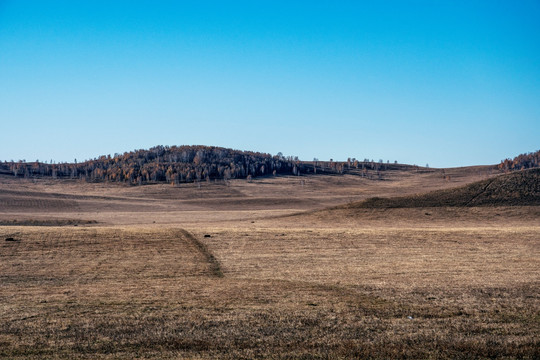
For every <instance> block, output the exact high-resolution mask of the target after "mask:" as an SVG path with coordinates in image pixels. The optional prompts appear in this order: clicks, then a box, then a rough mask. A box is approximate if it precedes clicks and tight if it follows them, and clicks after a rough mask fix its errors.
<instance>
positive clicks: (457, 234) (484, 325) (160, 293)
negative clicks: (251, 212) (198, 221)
mask: <svg viewBox="0 0 540 360" xmlns="http://www.w3.org/2000/svg"><path fill="white" fill-rule="evenodd" d="M188 230H189V231H186V230H185V229H181V228H164V229H157V228H155V227H138V228H137V227H77V228H74V227H31V226H27V227H13V226H9V227H8V226H5V227H0V241H1V243H0V357H2V358H9V359H17V358H36V359H37V358H66V359H67V358H92V359H94V358H111V359H112V358H115V359H116V358H126V359H128V358H188V359H189V358H192V359H200V358H223V359H237V358H245V359H251V358H272V359H298V358H300V359H301V358H306V359H308V358H310V359H311V358H321V359H344V358H381V359H382V358H448V359H450V358H452V359H455V358H497V357H500V358H526V359H535V358H539V357H540V350H539V349H540V294H539V291H538V289H539V285H540V282H539V280H538V279H540V268H539V266H538V258H539V255H540V249H539V242H538V234H539V233H540V228H539V227H537V226H529V227H527V226H513V227H500V228H496V227H489V228H486V227H467V228H451V227H446V228H444V227H439V228H433V229H425V228H423V229H420V228H408V229H393V228H391V227H389V228H380V227H374V228H352V229H343V228H339V229H338V228H335V229H334V228H332V227H331V226H327V227H320V228H312V229H305V228H294V227H289V228H285V227H279V226H278V225H276V224H272V223H266V224H264V225H260V226H258V225H257V224H253V225H249V226H248V225H245V226H244V227H241V226H234V227H233V226H231V227H228V226H224V225H220V226H217V225H216V226H206V227H204V228H201V227H198V228H192V229H188ZM205 235H210V237H205ZM7 238H12V239H13V240H14V241H5V239H7Z"/></svg>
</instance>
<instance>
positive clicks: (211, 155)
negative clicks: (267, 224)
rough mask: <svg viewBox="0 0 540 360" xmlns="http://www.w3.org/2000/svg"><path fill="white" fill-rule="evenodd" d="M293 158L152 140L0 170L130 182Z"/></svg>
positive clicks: (283, 165) (289, 169) (291, 164)
mask: <svg viewBox="0 0 540 360" xmlns="http://www.w3.org/2000/svg"><path fill="white" fill-rule="evenodd" d="M298 167H299V164H296V162H295V161H294V160H293V159H292V158H289V159H286V158H284V157H282V156H272V155H270V154H263V153H258V152H250V151H239V150H233V149H226V148H221V147H213V146H171V147H169V146H156V147H153V148H151V149H149V150H135V151H131V152H126V153H124V154H115V156H110V155H107V156H101V157H99V158H96V159H93V160H87V161H84V162H79V163H76V162H74V163H60V164H47V163H43V162H38V161H36V162H24V161H19V162H4V163H0V171H1V172H2V173H4V174H11V175H14V176H18V177H28V178H32V177H52V178H73V179H82V180H86V181H115V182H127V183H131V184H145V183H153V182H170V183H182V182H193V181H201V180H211V179H231V178H247V177H248V176H252V177H255V176H263V175H272V174H293V173H296V172H297V171H299V169H298Z"/></svg>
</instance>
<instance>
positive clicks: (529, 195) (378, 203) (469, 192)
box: [346, 168, 540, 208]
mask: <svg viewBox="0 0 540 360" xmlns="http://www.w3.org/2000/svg"><path fill="white" fill-rule="evenodd" d="M486 205H490V206H539V205H540V169H538V168H536V169H529V170H523V171H517V172H514V173H510V174H505V175H500V176H497V177H495V178H492V179H487V180H483V181H479V182H475V183H472V184H468V185H465V186H462V187H457V188H452V189H446V190H438V191H434V192H430V193H427V194H419V195H414V196H403V197H394V198H379V197H374V198H370V199H367V200H365V201H362V202H360V203H353V204H349V205H347V206H346V207H348V208H415V207H422V208H426V207H449V206H453V207H456V206H457V207H465V206H468V207H470V206H486Z"/></svg>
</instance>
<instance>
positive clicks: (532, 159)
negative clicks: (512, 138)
mask: <svg viewBox="0 0 540 360" xmlns="http://www.w3.org/2000/svg"><path fill="white" fill-rule="evenodd" d="M536 167H540V150H538V151H536V152H532V153H526V154H521V155H518V156H516V157H515V158H514V159H506V160H503V161H501V163H500V164H499V169H500V170H504V171H512V170H523V169H530V168H536Z"/></svg>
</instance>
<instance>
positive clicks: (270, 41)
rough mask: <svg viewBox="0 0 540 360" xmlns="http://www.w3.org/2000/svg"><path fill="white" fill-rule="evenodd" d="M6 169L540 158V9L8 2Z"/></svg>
mask: <svg viewBox="0 0 540 360" xmlns="http://www.w3.org/2000/svg"><path fill="white" fill-rule="evenodd" d="M0 135H1V141H0V159H1V160H8V161H9V160H11V159H14V160H19V159H26V160H27V161H35V160H36V159H40V160H41V161H44V160H47V161H48V160H50V159H54V160H55V161H57V162H58V161H70V162H71V161H73V159H74V158H77V160H78V161H81V160H84V159H89V158H94V157H97V156H99V155H105V154H114V153H116V152H118V153H123V152H125V151H130V150H134V149H146V148H149V147H152V146H154V145H196V144H197V145H216V146H224V147H231V148H235V149H240V150H254V151H261V152H268V153H271V154H276V153H278V152H282V153H283V154H285V155H297V156H299V157H300V158H301V159H304V160H312V159H313V158H314V157H317V158H319V159H320V160H328V159H330V158H333V159H340V160H342V159H346V158H347V157H356V158H358V159H364V158H370V159H375V160H376V161H377V160H379V159H383V160H384V161H386V160H390V161H391V162H392V161H394V160H398V161H399V162H402V163H411V164H419V165H425V164H426V163H429V164H430V166H434V167H447V166H461V165H475V164H494V163H498V162H499V161H500V160H502V159H504V158H506V157H513V156H515V155H518V154H520V153H523V152H530V151H535V150H538V149H540V2H539V1H526V0H520V1H510V0H509V1H496V0H490V1H470V0H468V1H432V0H430V1H316V0H312V1H292V0H289V1H279V0H269V1H264V0H263V1H204V0H196V1H159V0H158V1H99V0H97V1H96V0H93V1H72V0H69V1H54V0H47V1H20V0H12V1H10V0H7V1H6V0H0Z"/></svg>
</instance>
